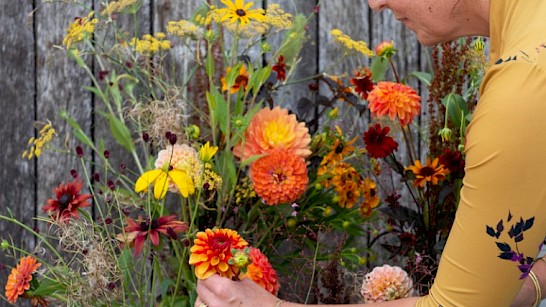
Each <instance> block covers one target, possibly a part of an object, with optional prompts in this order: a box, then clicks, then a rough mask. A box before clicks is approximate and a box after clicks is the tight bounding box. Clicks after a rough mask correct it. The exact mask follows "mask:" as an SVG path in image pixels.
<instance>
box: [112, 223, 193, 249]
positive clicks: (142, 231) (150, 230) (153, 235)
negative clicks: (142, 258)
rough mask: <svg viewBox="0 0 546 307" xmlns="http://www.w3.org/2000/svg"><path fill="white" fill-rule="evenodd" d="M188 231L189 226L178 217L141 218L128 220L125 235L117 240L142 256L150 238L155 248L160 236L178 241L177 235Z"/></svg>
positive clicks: (121, 235) (120, 235)
mask: <svg viewBox="0 0 546 307" xmlns="http://www.w3.org/2000/svg"><path fill="white" fill-rule="evenodd" d="M187 230H188V225H187V224H186V223H185V222H182V221H177V220H176V216H175V215H174V214H173V215H169V216H162V217H160V218H157V219H153V220H150V219H143V218H142V217H141V216H139V217H138V220H133V219H131V218H129V217H128V218H127V226H126V227H125V228H124V231H125V233H123V234H119V235H118V236H117V239H118V240H119V241H121V242H122V243H123V244H129V246H131V247H134V248H135V256H137V255H138V254H140V251H142V248H143V247H144V243H145V242H146V240H147V239H148V238H149V239H150V241H151V242H152V244H153V245H154V246H158V245H159V234H164V235H167V236H169V237H171V238H173V239H176V235H177V234H178V233H181V232H185V231H187Z"/></svg>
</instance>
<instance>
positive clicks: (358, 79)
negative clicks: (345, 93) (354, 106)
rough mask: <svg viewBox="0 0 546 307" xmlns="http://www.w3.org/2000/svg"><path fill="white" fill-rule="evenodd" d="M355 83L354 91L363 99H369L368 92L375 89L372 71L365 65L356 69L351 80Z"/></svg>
mask: <svg viewBox="0 0 546 307" xmlns="http://www.w3.org/2000/svg"><path fill="white" fill-rule="evenodd" d="M349 82H351V84H352V85H354V88H353V91H354V92H355V93H356V94H357V95H358V96H360V98H362V99H368V93H369V92H371V91H372V90H373V86H374V84H373V81H372V72H371V71H370V70H369V69H368V68H366V67H363V68H361V69H360V70H357V71H355V73H354V78H351V80H349Z"/></svg>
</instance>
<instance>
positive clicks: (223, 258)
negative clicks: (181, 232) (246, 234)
mask: <svg viewBox="0 0 546 307" xmlns="http://www.w3.org/2000/svg"><path fill="white" fill-rule="evenodd" d="M247 245H248V243H247V242H246V241H245V240H244V239H242V238H241V236H240V235H239V234H238V233H237V232H236V231H235V230H231V229H226V228H222V229H214V230H211V229H206V230H205V231H200V232H198V233H197V234H196V238H195V240H194V241H193V246H192V247H191V249H190V252H191V255H190V261H189V263H190V264H191V265H194V266H195V276H197V278H199V279H207V278H209V277H210V276H211V275H214V274H219V275H220V276H224V277H227V278H232V277H234V276H237V274H239V268H238V267H237V266H236V265H230V264H229V263H228V262H229V260H230V259H231V258H232V257H233V254H232V253H231V250H232V249H242V248H244V247H245V246H247Z"/></svg>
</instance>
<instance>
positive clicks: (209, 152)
mask: <svg viewBox="0 0 546 307" xmlns="http://www.w3.org/2000/svg"><path fill="white" fill-rule="evenodd" d="M217 151H218V146H212V147H211V146H210V142H207V143H205V145H203V146H201V149H199V159H201V161H203V162H209V161H210V160H211V159H212V157H213V156H214V154H216V152H217Z"/></svg>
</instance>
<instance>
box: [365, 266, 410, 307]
mask: <svg viewBox="0 0 546 307" xmlns="http://www.w3.org/2000/svg"><path fill="white" fill-rule="evenodd" d="M360 294H362V297H363V298H364V303H378V302H385V301H394V300H396V299H399V298H403V297H410V296H411V295H412V294H413V281H412V280H411V278H410V277H409V276H408V273H407V272H406V271H404V270H403V269H402V268H400V267H397V266H390V265H387V264H385V265H384V266H381V267H375V268H374V269H373V270H372V271H371V272H370V273H368V274H366V276H364V284H363V285H362V290H360Z"/></svg>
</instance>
